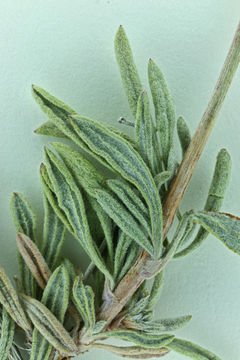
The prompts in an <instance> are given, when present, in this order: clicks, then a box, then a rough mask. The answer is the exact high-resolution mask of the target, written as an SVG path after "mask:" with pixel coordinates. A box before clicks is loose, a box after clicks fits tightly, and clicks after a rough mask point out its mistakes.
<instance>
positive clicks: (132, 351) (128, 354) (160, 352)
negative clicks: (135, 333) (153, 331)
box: [93, 343, 170, 359]
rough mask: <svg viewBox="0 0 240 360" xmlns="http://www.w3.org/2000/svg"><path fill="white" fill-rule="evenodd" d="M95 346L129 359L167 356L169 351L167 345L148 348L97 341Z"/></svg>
mask: <svg viewBox="0 0 240 360" xmlns="http://www.w3.org/2000/svg"><path fill="white" fill-rule="evenodd" d="M93 347H94V348H97V349H102V350H107V351H110V352H111V353H113V354H115V355H118V356H122V357H124V358H128V359H150V358H158V357H162V356H165V355H167V354H168V353H169V351H170V350H168V349H167V348H165V347H162V348H159V349H149V348H148V349H146V348H143V347H141V346H113V345H108V344H99V343H95V344H94V345H93Z"/></svg>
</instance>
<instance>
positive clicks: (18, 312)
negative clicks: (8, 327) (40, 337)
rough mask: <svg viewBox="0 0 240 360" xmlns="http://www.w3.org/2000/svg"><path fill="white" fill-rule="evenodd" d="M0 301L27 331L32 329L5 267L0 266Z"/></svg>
mask: <svg viewBox="0 0 240 360" xmlns="http://www.w3.org/2000/svg"><path fill="white" fill-rule="evenodd" d="M0 303H1V304H2V305H3V306H4V308H5V309H6V311H7V312H8V313H9V315H10V316H11V317H12V319H13V320H14V321H15V322H16V323H17V324H18V325H19V326H20V327H21V328H23V329H24V330H25V331H30V330H31V324H30V323H29V321H28V319H27V317H26V315H25V313H24V310H23V308H22V306H21V304H20V301H19V299H18V295H17V293H16V291H15V289H14V287H13V286H12V284H11V282H10V280H9V278H8V277H7V275H6V273H5V271H4V269H3V268H2V267H1V266H0Z"/></svg>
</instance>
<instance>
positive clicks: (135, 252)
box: [116, 242, 141, 283]
mask: <svg viewBox="0 0 240 360" xmlns="http://www.w3.org/2000/svg"><path fill="white" fill-rule="evenodd" d="M140 253H141V247H140V246H138V244H137V243H135V242H133V243H132V244H131V246H130V250H129V252H127V254H126V257H125V259H124V263H123V266H122V268H121V269H120V271H119V273H118V275H117V278H116V282H117V283H118V282H120V280H121V279H122V278H123V276H124V275H125V274H126V273H127V272H128V270H129V269H130V268H131V266H133V264H134V263H135V262H136V260H137V258H138V257H139V256H140Z"/></svg>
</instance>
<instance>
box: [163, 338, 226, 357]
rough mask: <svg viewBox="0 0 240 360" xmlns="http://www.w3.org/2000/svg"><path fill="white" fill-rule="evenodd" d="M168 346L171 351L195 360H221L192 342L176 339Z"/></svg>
mask: <svg viewBox="0 0 240 360" xmlns="http://www.w3.org/2000/svg"><path fill="white" fill-rule="evenodd" d="M166 346H167V348H169V349H170V350H173V351H175V352H177V353H179V354H183V355H185V356H188V357H190V358H191V359H194V360H221V359H220V358H219V357H218V356H216V355H214V354H213V353H212V352H210V351H208V350H206V349H203V348H202V347H200V346H199V345H195V344H193V343H191V342H190V341H186V340H181V339H177V338H175V339H174V340H173V341H172V342H171V343H170V344H168V345H166Z"/></svg>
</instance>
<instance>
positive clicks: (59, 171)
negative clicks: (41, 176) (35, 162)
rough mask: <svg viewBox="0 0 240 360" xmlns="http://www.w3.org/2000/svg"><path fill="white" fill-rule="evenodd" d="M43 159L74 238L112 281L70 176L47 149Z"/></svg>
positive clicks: (78, 191)
mask: <svg viewBox="0 0 240 360" xmlns="http://www.w3.org/2000/svg"><path fill="white" fill-rule="evenodd" d="M45 159H46V160H45V162H46V167H47V171H48V175H49V178H50V180H51V182H52V185H53V186H54V193H55V196H56V197H57V200H58V204H59V206H60V208H61V209H62V211H63V212H64V214H65V216H66V217H67V219H68V221H69V223H70V225H71V227H72V229H73V230H74V235H75V237H76V238H77V239H78V241H79V242H80V243H81V245H82V247H83V248H84V250H85V251H86V253H87V254H88V255H89V256H90V258H91V260H92V261H93V262H94V264H95V265H96V266H97V267H98V268H99V269H100V270H101V271H102V272H103V273H104V274H105V275H106V277H107V278H109V280H110V281H113V279H112V276H111V275H110V273H109V271H108V269H107V268H106V265H105V264H104V261H103V259H102V257H101V255H100V252H99V250H98V248H97V247H96V244H95V243H94V241H93V239H92V236H91V233H90V229H89V225H88V220H87V216H86V212H85V206H84V202H83V198H82V195H81V192H80V190H79V188H78V187H77V185H76V183H75V181H74V179H73V177H72V175H71V174H70V173H69V171H68V170H67V169H66V168H65V166H64V164H63V163H62V162H61V161H60V160H59V159H58V158H57V157H56V156H55V155H54V154H53V153H52V152H51V151H50V150H49V149H46V152H45Z"/></svg>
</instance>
